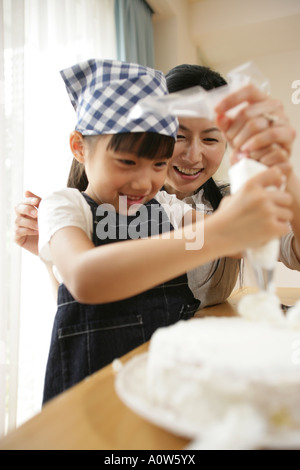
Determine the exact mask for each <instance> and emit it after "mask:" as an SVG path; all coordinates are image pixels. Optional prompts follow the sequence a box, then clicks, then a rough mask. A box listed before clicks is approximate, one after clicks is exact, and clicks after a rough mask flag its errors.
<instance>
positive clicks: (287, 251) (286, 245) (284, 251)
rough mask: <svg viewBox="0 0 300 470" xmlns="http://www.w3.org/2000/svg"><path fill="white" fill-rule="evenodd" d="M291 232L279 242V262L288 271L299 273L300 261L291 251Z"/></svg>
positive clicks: (292, 236)
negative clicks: (292, 270)
mask: <svg viewBox="0 0 300 470" xmlns="http://www.w3.org/2000/svg"><path fill="white" fill-rule="evenodd" d="M293 238H294V234H293V232H289V233H288V234H287V235H285V236H284V237H282V238H281V240H280V253H279V260H280V261H281V262H282V263H283V264H284V265H285V266H286V267H287V268H289V269H294V270H296V271H300V261H299V260H298V258H297V256H296V255H295V253H294V250H293Z"/></svg>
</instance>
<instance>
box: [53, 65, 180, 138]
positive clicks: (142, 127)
mask: <svg viewBox="0 0 300 470" xmlns="http://www.w3.org/2000/svg"><path fill="white" fill-rule="evenodd" d="M60 73H61V76H62V78H63V80H64V81H65V85H66V88H67V91H68V94H69V98H70V100H71V102H72V105H73V107H74V108H75V110H76V113H77V124H76V130H77V131H78V132H80V133H81V134H82V135H96V134H119V133H123V132H154V133H156V134H164V135H169V136H172V137H174V138H176V134H177V128H178V121H177V119H176V118H175V117H174V116H173V117H172V116H168V115H166V116H162V115H153V114H151V115H150V114H148V115H146V116H145V117H143V118H139V119H136V120H132V119H128V114H129V112H130V111H131V109H132V107H133V106H134V105H135V104H136V103H137V102H138V101H139V100H141V99H142V98H145V97H148V96H163V95H166V94H167V93H168V91H167V85H166V81H165V77H164V75H163V74H162V72H159V71H157V70H153V69H151V68H149V67H143V66H141V65H138V64H131V63H126V62H120V61H116V60H97V59H91V60H88V61H86V62H82V63H80V64H76V65H74V66H73V67H70V68H67V69H65V70H62V71H61V72H60Z"/></svg>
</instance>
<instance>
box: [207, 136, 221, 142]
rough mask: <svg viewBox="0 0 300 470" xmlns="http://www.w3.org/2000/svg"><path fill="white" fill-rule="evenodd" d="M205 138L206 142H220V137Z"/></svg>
mask: <svg viewBox="0 0 300 470" xmlns="http://www.w3.org/2000/svg"><path fill="white" fill-rule="evenodd" d="M203 140H204V142H219V141H218V139H213V138H212V137H206V138H205V139H203Z"/></svg>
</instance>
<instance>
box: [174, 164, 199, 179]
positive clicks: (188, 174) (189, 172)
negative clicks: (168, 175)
mask: <svg viewBox="0 0 300 470" xmlns="http://www.w3.org/2000/svg"><path fill="white" fill-rule="evenodd" d="M173 168H174V169H175V171H176V173H178V174H179V175H180V176H181V177H183V178H186V179H195V178H197V177H198V175H199V174H200V173H202V171H203V170H204V168H184V167H182V166H175V165H173Z"/></svg>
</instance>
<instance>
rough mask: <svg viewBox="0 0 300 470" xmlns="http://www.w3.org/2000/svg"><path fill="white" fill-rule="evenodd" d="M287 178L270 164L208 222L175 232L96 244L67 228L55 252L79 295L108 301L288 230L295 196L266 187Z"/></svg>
mask: <svg viewBox="0 0 300 470" xmlns="http://www.w3.org/2000/svg"><path fill="white" fill-rule="evenodd" d="M281 183H282V178H281V173H280V172H279V171H278V170H276V169H273V170H267V171H265V172H263V173H261V174H259V175H257V176H256V177H255V178H252V179H251V180H250V181H249V182H248V183H247V184H246V185H245V187H244V188H243V189H242V190H241V191H240V192H239V193H237V194H236V195H234V196H228V197H226V198H224V199H223V201H222V203H221V205H220V207H219V209H218V210H217V211H216V212H215V213H214V214H213V215H211V216H210V217H209V218H206V219H205V222H204V223H202V222H197V223H193V224H191V225H189V226H185V227H184V228H183V229H180V230H177V231H174V232H170V234H169V238H166V236H165V235H163V236H157V237H153V238H148V239H140V240H129V241H122V242H120V243H118V242H116V243H112V244H108V245H104V246H99V247H95V246H94V245H93V244H92V242H91V241H90V240H89V239H88V237H87V236H86V234H85V233H84V232H83V231H82V230H81V229H79V228H76V227H66V228H62V229H60V230H58V231H57V232H56V233H55V234H54V235H53V236H52V238H51V241H50V250H51V256H52V259H53V262H54V264H55V265H56V266H57V268H58V270H59V272H60V274H61V276H62V278H63V280H64V283H65V284H66V286H67V288H68V289H69V290H70V292H71V294H72V295H73V296H74V298H75V299H77V300H78V301H80V302H82V303H105V302H112V301H117V300H121V299H124V298H127V297H131V296H134V295H136V294H139V293H141V292H143V291H145V290H148V289H150V288H152V287H154V286H156V285H158V284H160V283H162V282H164V281H167V280H169V279H172V278H174V277H176V276H179V275H181V274H183V273H185V272H186V271H188V270H190V269H193V268H195V267H196V266H199V265H201V264H203V263H207V262H209V261H211V260H213V259H216V258H219V257H222V256H226V255H229V256H230V255H231V254H234V253H236V252H237V251H243V250H244V249H246V248H248V247H254V246H259V245H261V244H263V243H265V242H267V241H268V240H270V239H271V238H274V237H278V236H282V235H284V234H285V233H287V232H288V222H289V221H290V219H291V211H290V210H289V205H290V203H291V197H290V196H289V195H288V194H287V193H284V192H281V191H274V192H270V191H267V190H266V187H267V186H270V185H276V186H278V187H279V186H280V185H281ZM202 235H203V236H202ZM203 237H204V238H203ZM203 240H204V243H202V242H203ZM192 245H193V248H192V249H189V247H191V246H192Z"/></svg>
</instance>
